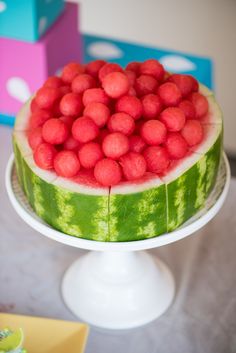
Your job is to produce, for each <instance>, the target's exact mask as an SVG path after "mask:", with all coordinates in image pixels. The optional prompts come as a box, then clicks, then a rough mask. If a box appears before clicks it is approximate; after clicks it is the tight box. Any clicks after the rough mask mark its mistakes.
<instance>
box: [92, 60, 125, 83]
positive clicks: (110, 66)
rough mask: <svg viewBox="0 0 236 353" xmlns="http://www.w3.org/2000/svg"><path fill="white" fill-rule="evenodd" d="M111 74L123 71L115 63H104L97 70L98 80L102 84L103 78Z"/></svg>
mask: <svg viewBox="0 0 236 353" xmlns="http://www.w3.org/2000/svg"><path fill="white" fill-rule="evenodd" d="M111 72H123V69H122V67H121V66H120V65H118V64H116V63H106V64H105V65H103V66H102V67H101V69H100V70H99V73H98V77H99V80H100V81H101V82H102V81H103V79H104V77H106V76H107V75H109V74H110V73H111Z"/></svg>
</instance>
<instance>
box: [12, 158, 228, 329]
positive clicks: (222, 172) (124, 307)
mask: <svg viewBox="0 0 236 353" xmlns="http://www.w3.org/2000/svg"><path fill="white" fill-rule="evenodd" d="M229 182H230V168H229V163H228V160H227V157H226V156H225V155H224V156H223V158H222V161H221V164H220V168H219V173H218V176H217V181H216V185H215V187H214V189H213V191H212V192H211V194H210V195H209V197H208V199H207V202H206V205H205V207H204V208H203V209H202V210H200V211H199V212H198V213H197V214H196V215H195V216H194V217H192V218H191V219H190V220H188V222H186V223H185V224H183V225H182V226H181V227H180V228H178V229H177V230H175V231H173V232H171V233H167V234H164V235H161V236H159V237H155V238H150V239H145V240H139V241H133V242H122V243H118V242H98V241H93V240H86V239H80V238H76V237H72V236H68V235H67V234H64V233H61V232H59V231H57V230H55V229H53V228H52V227H50V226H49V225H48V224H46V223H45V222H44V221H43V220H41V219H40V218H39V217H38V216H37V215H36V214H35V213H34V211H33V210H32V208H31V206H30V205H29V203H28V201H27V199H26V197H25V195H24V193H23V192H22V190H21V187H20V185H19V183H18V180H17V176H16V171H15V166H14V157H13V156H11V158H10V160H9V162H8V165H7V170H6V188H7V192H8V195H9V198H10V201H11V203H12V205H13V207H14V208H15V210H16V212H17V213H18V214H19V216H20V217H21V218H22V219H23V220H24V221H25V222H26V223H27V224H29V225H30V226H31V227H32V228H34V229H35V230H37V231H38V232H40V233H41V234H43V235H45V236H47V237H49V238H51V239H54V240H56V241H59V242H61V243H64V244H67V245H71V246H74V247H77V248H81V249H87V250H93V251H91V252H89V253H88V254H86V255H84V256H82V257H80V258H79V259H78V260H77V261H75V262H74V263H73V264H72V265H71V266H70V267H69V269H68V270H67V271H66V273H65V275H64V278H63V281H62V295H63V299H64V301H65V303H66V305H67V306H68V308H69V309H70V310H71V311H72V312H73V313H74V314H75V315H76V316H77V317H79V318H80V319H82V320H84V321H86V322H88V323H90V324H92V325H95V326H98V327H103V328H108V329H127V328H133V327H137V326H141V325H144V324H146V323H148V322H150V321H152V320H154V319H156V318H157V317H159V316H160V315H161V314H163V313H164V312H165V311H166V310H167V308H168V307H169V306H170V304H171V302H172V300H173V298H174V292H175V286H174V279H173V276H172V273H171V272H170V270H169V269H168V267H167V266H166V265H165V264H164V263H163V262H162V261H161V260H159V259H158V258H155V259H154V258H153V257H152V256H150V255H149V254H148V253H147V252H145V251H140V250H146V249H151V248H155V247H159V246H162V245H166V244H169V243H172V242H175V241H177V240H179V239H182V238H184V237H186V236H188V235H190V234H193V233H194V232H196V231H197V230H199V229H200V228H202V227H203V226H204V225H205V224H207V223H208V222H209V221H210V220H211V219H212V218H213V217H214V216H215V215H216V214H217V212H218V211H219V210H220V208H221V206H222V205H223V203H224V200H225V198H226V195H227V192H228V189H229ZM138 250H139V251H138Z"/></svg>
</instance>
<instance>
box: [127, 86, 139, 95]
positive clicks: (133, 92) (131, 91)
mask: <svg viewBox="0 0 236 353" xmlns="http://www.w3.org/2000/svg"><path fill="white" fill-rule="evenodd" d="M128 96H132V97H136V96H137V92H136V91H135V89H134V87H133V86H130V88H129V91H128Z"/></svg>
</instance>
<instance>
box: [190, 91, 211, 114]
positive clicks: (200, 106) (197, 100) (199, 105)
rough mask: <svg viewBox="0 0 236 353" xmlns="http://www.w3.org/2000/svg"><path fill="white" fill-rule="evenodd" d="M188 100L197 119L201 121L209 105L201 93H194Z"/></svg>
mask: <svg viewBox="0 0 236 353" xmlns="http://www.w3.org/2000/svg"><path fill="white" fill-rule="evenodd" d="M189 100H190V101H191V102H192V103H193V105H194V108H195V111H196V118H197V119H201V118H202V117H203V116H204V115H206V114H207V112H208V109H209V105H208V101H207V99H206V97H205V96H203V95H202V94H201V93H198V92H194V93H192V94H191V95H190V96H189Z"/></svg>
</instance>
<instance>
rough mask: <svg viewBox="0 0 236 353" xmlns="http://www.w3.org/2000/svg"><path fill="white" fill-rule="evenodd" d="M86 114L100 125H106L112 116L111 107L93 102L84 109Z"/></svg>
mask: <svg viewBox="0 0 236 353" xmlns="http://www.w3.org/2000/svg"><path fill="white" fill-rule="evenodd" d="M83 114H84V116H87V117H89V118H91V119H92V120H93V121H94V122H95V124H96V125H97V126H98V127H100V128H101V127H104V126H105V125H106V123H107V121H108V119H109V117H110V109H109V108H108V107H107V106H106V105H105V104H103V103H97V102H92V103H89V104H88V105H87V106H86V107H85V109H84V113H83Z"/></svg>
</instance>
